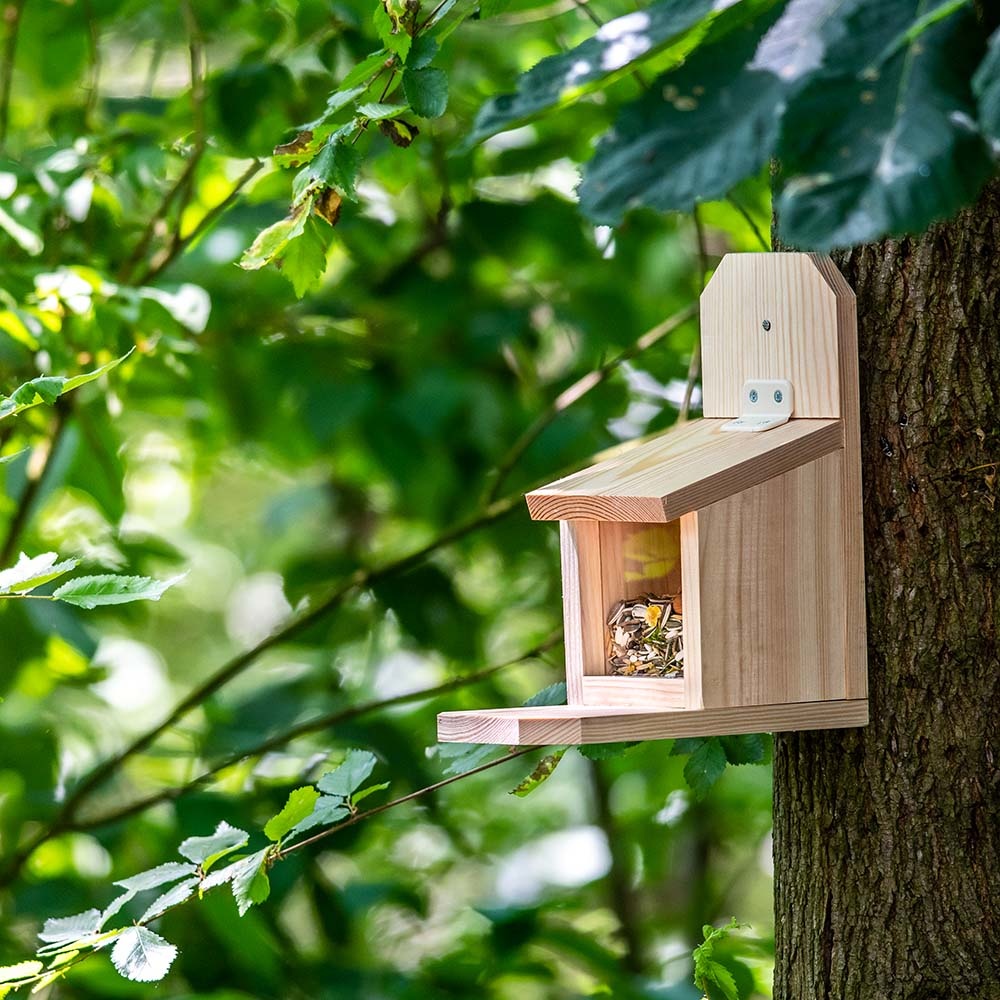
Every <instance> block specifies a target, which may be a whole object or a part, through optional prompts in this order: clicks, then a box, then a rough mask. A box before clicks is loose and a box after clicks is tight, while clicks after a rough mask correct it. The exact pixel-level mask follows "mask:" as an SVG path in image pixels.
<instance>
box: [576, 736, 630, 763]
mask: <svg viewBox="0 0 1000 1000" xmlns="http://www.w3.org/2000/svg"><path fill="white" fill-rule="evenodd" d="M640 742H641V741H638V740H633V741H632V742H630V743H584V744H583V745H581V746H578V747H577V748H576V749H577V750H578V751H579V752H580V755H581V756H582V757H586V758H587V760H614V759H615V758H616V757H624V756H625V754H627V753H628V752H629V750H633V749H635V748H636V747H637V746H639V743H640Z"/></svg>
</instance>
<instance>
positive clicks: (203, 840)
mask: <svg viewBox="0 0 1000 1000" xmlns="http://www.w3.org/2000/svg"><path fill="white" fill-rule="evenodd" d="M249 839H250V834H248V833H247V832H246V831H245V830H238V829H236V827H233V826H230V825H229V824H228V823H227V822H226V821H225V820H223V821H222V822H221V823H220V824H219V825H218V826H217V827H216V828H215V832H214V833H212V834H210V835H209V836H207V837H188V838H187V840H184V841H182V842H181V846H180V847H179V848H178V849H177V850H178V851H179V853H180V854H181V856H182V857H185V858H187V859H188V860H189V861H193V862H194V863H195V864H196V865H200V866H201V868H202V871H206V872H207V871H208V870H209V869H210V868H211V867H212V865H213V864H215V862H216V861H218V860H219V859H220V858H224V857H225V856H226V855H227V854H231V853H232V852H233V851H236V850H239V849H240V848H241V847H245V846H246V843H247V841H248V840H249Z"/></svg>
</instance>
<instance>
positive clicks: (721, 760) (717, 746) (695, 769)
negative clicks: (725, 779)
mask: <svg viewBox="0 0 1000 1000" xmlns="http://www.w3.org/2000/svg"><path fill="white" fill-rule="evenodd" d="M725 769H726V754H725V751H724V750H723V749H722V744H721V743H720V742H719V739H718V737H716V736H710V737H708V738H707V739H706V740H704V742H703V743H702V744H701V746H700V747H698V749H697V750H695V751H694V752H693V753H692V754H691V756H690V757H689V758H688V762H687V763H686V764H685V765H684V780H685V781H686V782H687V783H688V785H689V786H690V787H691V791H692V792H694V795H695V798H698V799H703V798H704V797H705V796H706V795H707V794H708V791H709V789H710V788H711V787H712V785H714V784H715V783H716V782H717V781H718V780H719V778H721V777H722V772H723V771H725Z"/></svg>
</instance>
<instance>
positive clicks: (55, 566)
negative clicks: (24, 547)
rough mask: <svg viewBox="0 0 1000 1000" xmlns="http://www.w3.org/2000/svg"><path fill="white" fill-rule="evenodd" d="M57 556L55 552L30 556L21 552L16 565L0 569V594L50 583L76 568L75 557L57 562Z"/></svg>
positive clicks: (15, 592)
mask: <svg viewBox="0 0 1000 1000" xmlns="http://www.w3.org/2000/svg"><path fill="white" fill-rule="evenodd" d="M58 558H59V556H58V555H56V553H55V552H45V553H43V554H42V555H40V556H34V557H32V558H29V557H28V556H26V555H25V554H24V553H23V552H22V553H21V555H20V558H19V559H18V560H17V564H16V565H14V566H11V567H10V569H5V570H0V595H2V594H21V593H24V592H25V591H28V590H34V589H35V587H40V586H41V585H42V584H43V583H51V582H52V581H53V580H56V579H58V578H59V577H61V576H64V575H65V574H66V573H69V572H70V571H71V570H74V569H76V566H77V562H76V560H75V559H67V560H66V561H65V562H57V561H56V560H57V559H58Z"/></svg>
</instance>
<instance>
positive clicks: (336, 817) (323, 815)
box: [292, 795, 351, 833]
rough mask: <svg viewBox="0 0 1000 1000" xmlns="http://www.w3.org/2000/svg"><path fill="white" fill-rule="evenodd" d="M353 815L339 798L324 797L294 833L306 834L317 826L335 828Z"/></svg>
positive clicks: (321, 797) (297, 825) (297, 826)
mask: <svg viewBox="0 0 1000 1000" xmlns="http://www.w3.org/2000/svg"><path fill="white" fill-rule="evenodd" d="M350 815H351V810H350V809H348V808H347V806H346V805H344V800H343V799H342V798H340V797H339V796H333V795H323V796H320V799H319V801H318V802H317V803H316V805H315V806H314V807H313V811H312V812H311V813H310V814H309V815H308V816H306V818H305V819H303V820H302V821H301V822H299V823H298V824H296V826H295V829H293V830H292V833H305V831H306V830H312V829H314V828H315V827H317V826H333V825H334V824H335V823H339V822H340V821H341V820H342V819H345V818H346V817H347V816H350Z"/></svg>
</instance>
